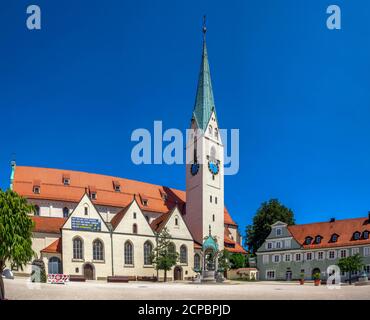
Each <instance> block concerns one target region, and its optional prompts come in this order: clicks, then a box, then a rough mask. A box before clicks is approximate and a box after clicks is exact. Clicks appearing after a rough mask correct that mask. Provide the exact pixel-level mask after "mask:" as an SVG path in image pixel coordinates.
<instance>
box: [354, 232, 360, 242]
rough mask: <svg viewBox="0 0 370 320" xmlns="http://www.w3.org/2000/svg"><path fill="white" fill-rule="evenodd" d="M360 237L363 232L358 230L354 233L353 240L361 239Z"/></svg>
mask: <svg viewBox="0 0 370 320" xmlns="http://www.w3.org/2000/svg"><path fill="white" fill-rule="evenodd" d="M360 237H361V233H360V232H358V231H356V232H355V233H354V234H353V240H360Z"/></svg>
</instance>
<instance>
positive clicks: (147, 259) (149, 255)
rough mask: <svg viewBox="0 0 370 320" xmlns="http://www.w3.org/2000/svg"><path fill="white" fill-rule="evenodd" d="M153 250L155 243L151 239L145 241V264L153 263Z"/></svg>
mask: <svg viewBox="0 0 370 320" xmlns="http://www.w3.org/2000/svg"><path fill="white" fill-rule="evenodd" d="M152 250H153V245H152V244H151V242H150V241H146V242H145V243H144V265H146V266H147V265H151V264H152Z"/></svg>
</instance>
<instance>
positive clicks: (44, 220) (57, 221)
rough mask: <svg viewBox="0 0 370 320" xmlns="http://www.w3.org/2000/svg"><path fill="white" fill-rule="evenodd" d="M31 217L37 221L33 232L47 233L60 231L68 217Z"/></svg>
mask: <svg viewBox="0 0 370 320" xmlns="http://www.w3.org/2000/svg"><path fill="white" fill-rule="evenodd" d="M31 219H32V220H33V221H34V222H35V227H34V229H33V232H45V233H60V229H61V228H62V226H63V224H64V222H65V221H66V220H67V219H66V218H49V217H37V216H32V217H31Z"/></svg>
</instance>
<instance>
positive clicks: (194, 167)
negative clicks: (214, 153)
mask: <svg viewBox="0 0 370 320" xmlns="http://www.w3.org/2000/svg"><path fill="white" fill-rule="evenodd" d="M198 171H199V164H198V163H193V164H192V165H191V167H190V173H191V174H192V175H193V176H195V175H196V174H197V173H198Z"/></svg>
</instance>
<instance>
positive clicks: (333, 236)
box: [330, 233, 338, 242]
mask: <svg viewBox="0 0 370 320" xmlns="http://www.w3.org/2000/svg"><path fill="white" fill-rule="evenodd" d="M337 241H338V235H337V234H335V233H334V234H332V236H331V238H330V242H337Z"/></svg>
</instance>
